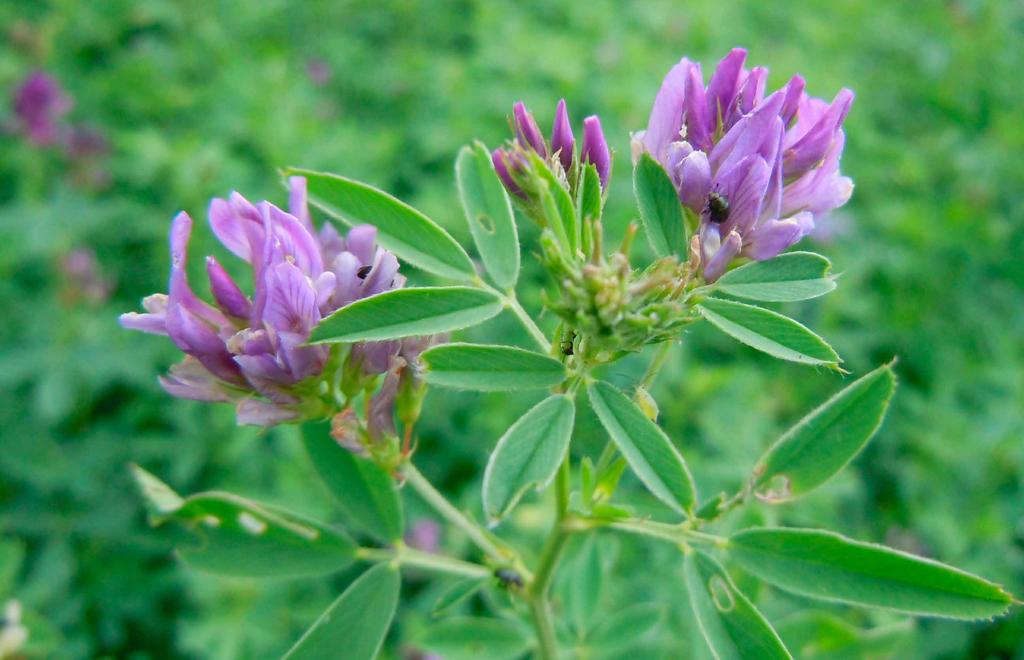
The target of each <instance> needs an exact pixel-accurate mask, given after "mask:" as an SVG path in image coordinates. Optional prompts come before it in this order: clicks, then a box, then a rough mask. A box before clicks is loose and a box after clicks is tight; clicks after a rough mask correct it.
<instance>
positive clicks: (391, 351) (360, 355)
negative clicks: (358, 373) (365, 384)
mask: <svg viewBox="0 0 1024 660" xmlns="http://www.w3.org/2000/svg"><path fill="white" fill-rule="evenodd" d="M400 348H401V342H399V341H369V342H362V343H359V344H355V345H353V346H352V356H353V359H354V360H355V361H356V362H358V363H359V364H360V365H361V367H362V370H363V373H366V374H368V375H376V374H382V373H384V372H385V371H387V370H388V368H389V367H390V365H391V358H392V357H393V356H395V355H398V351H399V350H400Z"/></svg>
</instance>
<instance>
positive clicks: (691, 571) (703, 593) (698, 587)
mask: <svg viewBox="0 0 1024 660" xmlns="http://www.w3.org/2000/svg"><path fill="white" fill-rule="evenodd" d="M683 574H684V575H685V577H686V590H687V593H688V594H689V598H690V608H691V609H692V610H693V616H694V618H695V619H696V621H697V626H698V628H699V629H700V632H701V635H702V636H703V637H704V641H706V642H707V645H708V648H709V649H710V651H711V655H712V656H714V657H715V658H716V660H743V659H744V658H765V659H769V658H792V656H791V655H790V654H789V651H788V650H786V646H785V645H784V644H783V643H782V640H781V639H779V635H778V633H776V632H775V630H774V629H773V628H772V626H771V624H770V623H768V621H767V619H765V618H764V616H762V614H761V613H760V612H758V611H757V608H755V607H754V605H753V603H751V602H750V600H749V599H748V598H747V597H746V596H745V595H743V592H741V591H740V590H739V589H737V588H736V585H735V584H733V581H732V580H731V579H730V578H729V575H728V574H727V573H726V572H725V569H723V568H722V565H721V564H719V563H718V562H717V561H716V560H715V559H714V558H713V557H711V556H710V555H707V554H705V553H703V552H702V551H700V550H693V551H690V552H688V553H687V554H686V557H685V558H684V560H683Z"/></svg>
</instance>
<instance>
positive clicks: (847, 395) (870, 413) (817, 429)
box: [751, 365, 896, 501]
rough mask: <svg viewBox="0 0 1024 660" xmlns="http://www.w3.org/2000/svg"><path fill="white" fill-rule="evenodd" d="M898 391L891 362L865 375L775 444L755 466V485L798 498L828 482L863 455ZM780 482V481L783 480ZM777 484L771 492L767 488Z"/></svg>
mask: <svg viewBox="0 0 1024 660" xmlns="http://www.w3.org/2000/svg"><path fill="white" fill-rule="evenodd" d="M895 389H896V377H895V376H894V375H893V373H892V368H891V367H890V366H888V365H886V366H882V367H879V368H877V369H875V370H874V371H872V372H870V373H868V374H866V375H864V376H861V377H860V378H858V379H857V380H856V381H854V382H853V383H850V384H849V385H847V386H846V387H845V388H843V389H842V390H841V391H839V392H838V393H836V395H835V396H833V397H832V398H831V399H829V400H828V401H826V402H825V403H823V404H821V406H819V407H818V408H817V409H816V410H814V411H813V412H811V413H810V414H809V415H807V417H804V418H803V419H802V420H800V422H799V423H797V425H796V426H794V427H793V428H791V429H790V430H789V431H787V432H786V434H785V435H783V436H782V437H781V438H779V439H778V440H777V441H776V442H775V444H773V445H772V446H771V447H770V448H769V449H768V451H767V453H766V454H765V455H764V456H763V457H762V458H761V460H760V461H758V464H757V466H756V467H755V468H754V477H753V481H752V484H751V485H752V487H753V488H754V489H755V490H759V491H760V492H758V496H759V497H761V498H763V499H766V500H769V501H785V500H789V499H792V498H794V497H799V496H801V495H803V494H804V493H806V492H808V491H811V490H813V489H815V488H817V487H818V486H820V485H821V484H823V483H825V482H826V481H828V480H829V479H831V478H832V477H833V476H835V475H836V474H837V473H838V472H839V471H840V470H842V469H843V468H844V467H846V465H847V464H848V463H849V462H850V461H851V460H853V458H854V457H855V456H856V455H857V454H859V453H860V451H861V450H862V449H863V448H864V445H866V444H867V443H868V441H869V440H870V439H871V436H873V435H874V434H875V432H876V431H877V430H878V427H879V426H881V425H882V418H883V417H884V416H885V411H886V409H887V408H888V407H889V399H891V398H892V394H893V390H895ZM780 481H781V483H779V482H780ZM773 485H775V486H777V488H773V489H772V490H770V491H767V490H765V489H766V487H767V488H771V487H772V486H773Z"/></svg>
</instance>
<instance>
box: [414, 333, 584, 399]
mask: <svg viewBox="0 0 1024 660" xmlns="http://www.w3.org/2000/svg"><path fill="white" fill-rule="evenodd" d="M423 361H424V362H425V363H426V365H427V369H428V371H427V372H426V376H425V377H426V380H427V382H428V383H430V384H431V385H440V386H442V387H450V388H454V389H460V390H476V391H479V392H500V391H511V390H530V389H545V388H548V387H553V386H555V385H558V384H559V383H561V382H562V381H563V380H565V378H566V375H567V374H566V371H565V366H564V365H563V364H562V363H561V362H559V361H558V360H555V359H554V358H550V357H548V356H546V355H542V354H540V353H534V352H533V351H527V350H524V349H522V348H516V347H514V346H488V345H484V344H460V343H452V344H441V345H439V346H434V347H433V348H431V349H429V350H428V351H426V352H424V354H423Z"/></svg>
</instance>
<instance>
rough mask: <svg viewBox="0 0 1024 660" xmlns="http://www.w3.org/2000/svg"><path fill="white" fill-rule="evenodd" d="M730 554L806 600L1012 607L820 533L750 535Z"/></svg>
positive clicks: (901, 606)
mask: <svg viewBox="0 0 1024 660" xmlns="http://www.w3.org/2000/svg"><path fill="white" fill-rule="evenodd" d="M728 552H729V555H730V556H731V557H732V558H733V560H734V561H735V562H736V564H737V565H739V566H740V567H741V568H743V570H745V571H747V572H748V573H750V574H751V575H754V576H755V577H758V578H761V579H762V580H764V581H765V582H767V583H768V584H771V585H774V586H776V587H778V588H780V589H784V590H786V591H790V592H792V593H795V594H799V595H801V596H807V597H808V598H818V599H821V600H827V601H836V602H841V603H850V604H852V605H863V606H866V607H878V608H882V609H887V610H895V611H897V612H905V613H907V614H915V615H919V616H937V617H949V618H954V619H983V618H989V617H993V616H999V615H1001V614H1003V613H1004V612H1006V610H1007V608H1008V607H1009V606H1010V603H1012V602H1013V598H1012V597H1011V596H1010V595H1009V594H1008V593H1006V592H1005V591H1003V589H1002V588H1000V587H999V586H998V585H996V584H993V583H991V582H989V581H988V580H984V579H982V578H980V577H977V576H974V575H971V574H970V573H966V572H964V571H961V570H959V569H957V568H953V567H952V566H947V565H945V564H941V563H939V562H937V561H933V560H931V559H925V558H923V557H917V556H914V555H911V554H908V553H905V552H900V551H899V550H893V549H891V548H887V547H885V546H881V545H875V544H873V543H863V542H861V541H854V540H853V539H848V538H845V537H843V536H840V535H839V534H836V533H834V532H827V531H824V530H816V529H785V528H775V529H770V528H754V529H748V530H744V531H742V532H739V533H738V534H735V535H734V536H733V537H732V538H731V539H730V540H729V545H728Z"/></svg>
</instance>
